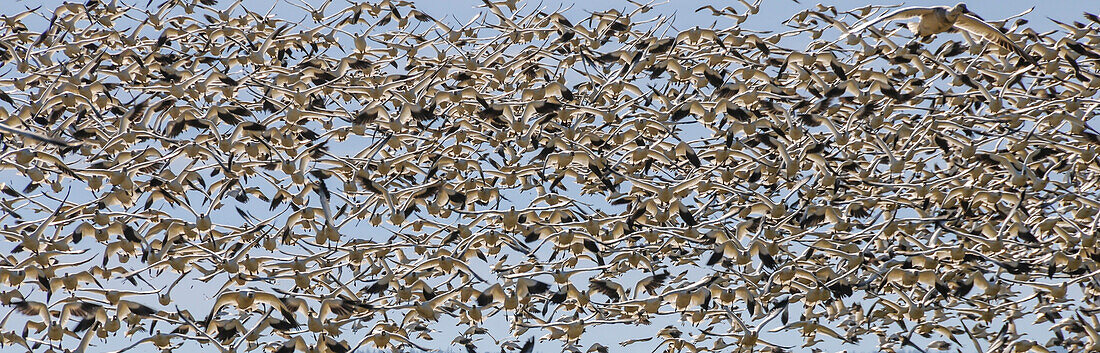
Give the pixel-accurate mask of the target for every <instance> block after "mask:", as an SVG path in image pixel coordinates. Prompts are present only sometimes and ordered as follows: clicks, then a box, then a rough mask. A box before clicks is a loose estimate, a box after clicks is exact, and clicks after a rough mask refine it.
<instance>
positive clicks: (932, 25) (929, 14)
mask: <svg viewBox="0 0 1100 353" xmlns="http://www.w3.org/2000/svg"><path fill="white" fill-rule="evenodd" d="M910 18H918V19H919V20H918V21H915V22H909V23H907V24H906V26H907V28H909V31H911V32H913V34H914V35H916V36H917V37H920V38H923V39H929V38H931V37H932V36H934V35H936V34H939V33H943V32H949V31H953V30H964V31H966V32H969V33H971V34H974V35H977V36H979V37H982V38H985V39H986V40H989V41H991V42H993V43H994V44H997V45H999V46H1001V47H1003V48H1006V49H1009V50H1012V51H1013V52H1015V53H1016V54H1018V55H1020V57H1022V58H1023V59H1024V60H1027V61H1028V62H1029V63H1031V64H1032V65H1035V66H1038V65H1039V64H1038V62H1036V61H1035V59H1034V58H1032V57H1031V55H1029V54H1028V52H1027V51H1026V50H1024V49H1023V48H1021V47H1020V46H1019V45H1017V44H1016V41H1015V40H1013V39H1011V38H1009V37H1008V36H1007V35H1005V34H1004V33H1001V31H1000V30H998V29H997V28H996V27H993V26H992V25H990V24H989V23H987V22H985V21H984V20H982V19H980V18H978V17H977V16H975V15H973V14H972V13H971V12H970V10H969V9H967V8H966V4H964V3H958V4H956V5H955V6H952V7H947V6H931V7H921V6H913V7H907V8H904V9H899V10H896V11H893V12H891V13H888V14H886V15H883V16H880V17H878V18H876V19H873V20H870V21H867V22H865V23H863V24H861V25H859V26H857V27H855V28H852V29H851V30H849V31H848V33H846V35H854V34H855V33H859V32H860V31H863V30H864V29H867V28H868V27H871V26H874V25H876V24H878V23H881V22H890V21H896V20H905V19H910Z"/></svg>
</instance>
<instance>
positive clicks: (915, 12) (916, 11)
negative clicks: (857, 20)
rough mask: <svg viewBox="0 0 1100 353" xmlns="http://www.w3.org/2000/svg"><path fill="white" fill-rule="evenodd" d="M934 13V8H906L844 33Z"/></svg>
mask: <svg viewBox="0 0 1100 353" xmlns="http://www.w3.org/2000/svg"><path fill="white" fill-rule="evenodd" d="M935 11H936V8H934V7H907V8H904V9H900V10H897V11H894V12H891V13H888V14H885V15H882V16H880V17H879V18H876V19H874V20H871V21H870V22H866V23H864V24H861V25H859V26H857V27H856V28H852V30H850V31H848V33H846V34H845V35H848V34H852V33H856V32H859V31H862V30H864V29H867V27H871V26H874V25H875V24H877V23H879V22H890V21H894V20H904V19H907V18H913V17H920V16H924V15H928V14H931V13H933V12H935Z"/></svg>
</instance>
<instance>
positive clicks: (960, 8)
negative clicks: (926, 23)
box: [951, 2, 970, 14]
mask: <svg viewBox="0 0 1100 353" xmlns="http://www.w3.org/2000/svg"><path fill="white" fill-rule="evenodd" d="M951 13H954V14H963V13H970V10H968V9H967V8H966V4H964V3H961V2H960V3H958V4H957V5H955V7H953V8H951Z"/></svg>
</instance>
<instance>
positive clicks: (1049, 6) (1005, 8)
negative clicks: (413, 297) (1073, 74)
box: [0, 0, 1100, 352]
mask: <svg viewBox="0 0 1100 353" xmlns="http://www.w3.org/2000/svg"><path fill="white" fill-rule="evenodd" d="M8 1H11V0H8ZM122 1H123V2H125V3H130V4H133V3H138V4H140V5H144V3H145V2H146V0H122ZM183 1H193V0H183ZM161 2H163V0H153V3H154V5H157V4H160V3H161ZM1090 2H1092V3H1093V5H1094V6H1086V4H1088V3H1090ZM5 3H9V4H10V2H7V1H5ZM59 3H61V1H41V2H40V1H15V2H14V4H15V5H10V6H7V7H0V14H11V13H17V12H21V10H23V7H24V6H27V7H35V6H38V5H40V4H41V5H43V6H45V8H51V7H53V6H56V5H57V4H59ZM230 3H231V2H230V1H227V0H221V1H220V3H219V4H218V5H217V6H216V7H218V8H224V7H227V6H229V4H230ZM273 3H274V5H275V10H274V11H273V12H272V15H273V16H274V17H279V18H283V19H286V20H292V21H294V20H297V19H300V18H302V17H303V16H305V15H306V14H305V12H303V11H302V10H300V9H298V8H297V7H295V6H290V5H288V4H287V3H286V0H244V1H243V3H242V5H243V6H244V7H246V8H249V9H250V10H252V11H255V12H259V13H264V12H267V9H268V8H271V7H272V4H273ZM308 3H310V4H313V5H315V6H319V5H320V4H321V3H323V2H321V1H308ZM414 3H415V4H416V7H417V8H419V9H420V10H421V11H424V12H425V13H427V14H429V15H431V16H433V17H436V18H449V20H445V21H447V22H454V23H465V22H467V20H469V19H470V18H471V17H473V16H474V15H475V14H476V13H478V12H479V11H481V9H479V8H477V5H480V4H481V1H461V0H459V1H441V0H428V1H414ZM954 3H955V2H953V1H952V2H944V1H909V2H905V3H900V2H875V3H874V4H877V5H891V4H893V5H904V6H924V5H954ZM712 4H713V5H715V6H716V7H724V6H732V7H733V8H735V9H737V10H738V12H744V11H745V8H746V7H745V5H743V4H742V3H739V2H736V1H721V2H715V1H699V0H671V1H669V2H668V3H665V4H660V5H657V6H656V8H655V9H654V10H653V12H652V13H653V14H654V15H655V14H658V13H662V14H675V22H674V26H675V27H676V28H679V29H685V28H690V27H693V26H700V27H708V26H710V25H711V24H712V22H713V21H714V17H712V16H710V14H709V12H706V11H704V12H700V13H696V12H695V10H696V9H697V8H699V7H701V6H705V5H712ZM718 4H720V5H718ZM815 4H816V2H814V1H811V0H803V1H801V2H800V3H799V2H795V1H793V0H765V1H763V3H762V4H761V7H760V12H759V14H757V15H754V16H752V17H750V19H749V20H748V21H746V22H745V23H743V24H742V25H741V26H742V27H743V28H746V29H753V30H760V31H768V30H770V31H783V30H786V29H788V28H787V27H785V26H784V25H783V24H782V22H783V21H784V20H786V19H788V18H789V17H790V16H791V15H793V14H794V13H796V12H798V11H800V10H803V9H807V8H812V7H814V6H815ZM822 4H823V5H825V6H835V7H837V9H839V10H846V9H851V8H857V7H861V6H865V5H869V4H872V3H871V2H867V1H823V2H822ZM525 5H526V6H528V7H534V6H539V7H541V8H542V9H543V11H546V12H553V11H555V10H557V9H559V8H567V7H568V8H570V11H569V12H568V16H567V17H569V18H571V19H579V18H582V17H584V16H585V15H586V12H591V11H602V10H607V9H610V8H618V9H629V8H633V7H634V6H633V5H631V4H630V3H628V2H627V1H624V0H615V1H602V0H597V1H579V2H560V1H541V2H540V1H529V2H526V3H525ZM967 5H968V7H969V9H970V10H971V11H972V12H974V13H976V14H978V15H980V16H981V17H983V18H985V19H988V20H997V19H1001V18H1004V17H1008V16H1013V15H1016V14H1019V13H1021V12H1024V11H1027V10H1028V9H1029V8H1032V7H1034V11H1032V12H1031V13H1029V14H1027V15H1025V16H1023V18H1024V19H1027V20H1029V21H1030V23H1028V24H1027V26H1030V27H1032V28H1035V29H1036V30H1037V31H1039V32H1044V31H1048V30H1054V29H1057V26H1056V25H1055V24H1054V23H1052V22H1051V21H1050V20H1048V19H1047V18H1048V17H1049V18H1055V19H1059V20H1062V21H1063V22H1072V21H1078V20H1082V16H1081V14H1082V12H1083V11H1085V10H1090V9H1089V7H1092V8H1093V9H1091V10H1092V11H1097V12H1100V8H1097V7H1096V6H1095V2H1093V1H1045V2H1036V1H1024V0H1005V1H972V2H970V3H968V4H967ZM345 6H347V2H346V1H345V0H335V1H333V2H332V3H331V4H330V5H329V7H328V8H327V11H326V13H334V12H336V11H338V10H339V9H342V8H344V7H345ZM654 15H649V16H648V17H653V16H654ZM452 16H453V17H452ZM40 20H41V19H40ZM27 22H32V21H31V20H28V21H27ZM574 22H576V21H574ZM28 25H31V23H28ZM725 25H728V24H725ZM31 26H32V28H33V25H31ZM39 28H40V27H39ZM826 33H836V32H835V31H834V32H826ZM826 35H829V34H826ZM833 35H836V34H833ZM5 179H6V180H5ZM12 179H13V177H12V176H11V175H10V174H7V173H5V174H0V181H4V182H7V183H8V184H17V185H23V184H25V182H23V181H20V182H18V183H13V182H12V181H13V180H12ZM196 292H199V293H198V294H197V295H195V296H191V297H184V296H182V295H176V296H175V297H174V299H176V300H177V301H178V302H179V304H180V305H181V306H184V307H187V306H195V307H202V306H204V305H205V306H206V307H209V305H208V304H209V303H207V302H206V301H209V300H211V299H212V298H210V297H204V296H203V295H202V294H206V295H207V296H209V295H211V294H212V293H201V291H196ZM792 312H797V311H794V310H792ZM497 321H498V322H499V318H498V319H497ZM663 325H664V323H663V322H661V321H657V320H655V322H654V324H653V326H655V327H656V328H660V327H661V326H663ZM435 328H436V329H441V330H445V329H446V325H445V322H440V323H439V325H437V326H436V327H435ZM497 328H498V329H500V330H506V329H507V328H506V326H504V325H503V323H502V322H501V324H500V325H498V326H497ZM1024 329H1025V328H1021V330H1024ZM653 331H654V330H637V329H635V328H633V327H631V326H617V327H616V326H607V327H602V328H598V329H592V330H589V331H588V332H586V334H585V337H586V338H585V340H584V342H585V343H584V345H585V346H587V345H589V344H591V343H592V342H597V341H599V342H602V343H604V344H605V345H607V346H611V347H612V349H622V348H621V347H618V345H617V342H619V341H623V340H627V339H636V338H642V337H640V336H639V335H640V334H649V333H648V332H653ZM455 334H456V333H454V332H446V331H444V332H441V333H439V334H437V335H435V336H436V337H437V340H436V341H435V343H437V344H445V342H449V338H451V337H453V336H454V335H455ZM501 334H502V335H506V334H505V333H504V332H502V333H501ZM529 335H530V334H529ZM529 335H528V336H529ZM539 335H540V336H541V333H540V334H539ZM1036 338H1038V337H1036ZM348 339H349V341H351V340H353V337H348ZM354 339H355V340H357V338H354ZM876 341H877V340H876V339H874V338H868V339H867V340H864V341H863V343H864V344H863V345H861V346H859V347H856V348H854V349H853V346H842V345H840V344H839V342H838V341H836V340H828V339H827V340H825V341H824V342H823V343H822V344H821V345H820V346H819V347H820V348H822V349H824V350H826V351H830V352H834V351H838V350H841V349H847V350H848V351H850V352H866V351H872V347H873V345H874V344H875V343H876ZM421 342H422V341H421ZM783 343H784V344H787V345H795V346H800V345H801V343H802V339H801V338H800V337H798V336H797V334H796V333H791V334H790V335H789V341H788V342H783ZM434 347H435V348H442V349H444V350H446V349H448V347H446V346H434ZM551 347H552V346H550V344H546V345H543V346H540V348H541V349H536V351H544V352H550V351H555V350H556V349H558V348H551ZM632 347H634V348H645V346H644V345H638V346H632ZM100 348H102V349H117V347H109V346H108V347H102V346H101V347H100ZM150 348H151V347H145V349H139V351H148V349H150ZM481 348H482V349H484V350H485V351H496V350H497V349H499V348H497V347H491V346H490V345H489V344H485V343H483V345H482V346H481ZM648 348H649V349H652V348H655V345H651V346H648ZM454 349H455V350H456V351H457V350H458V348H454ZM615 351H618V350H615ZM645 351H648V349H647V350H645Z"/></svg>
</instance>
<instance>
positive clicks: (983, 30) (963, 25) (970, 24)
mask: <svg viewBox="0 0 1100 353" xmlns="http://www.w3.org/2000/svg"><path fill="white" fill-rule="evenodd" d="M955 27H958V28H959V29H962V30H965V31H967V32H970V33H971V34H974V35H977V36H980V37H982V38H985V39H987V40H989V41H991V42H993V43H996V44H997V45H999V46H1001V47H1003V48H1006V49H1011V50H1012V51H1014V52H1016V54H1019V55H1020V56H1022V57H1023V58H1024V59H1025V60H1027V61H1028V62H1030V63H1031V64H1032V65H1035V66H1038V65H1039V63H1037V62H1035V59H1033V58H1032V57H1031V55H1028V54H1027V52H1026V51H1024V49H1023V48H1020V46H1018V45H1016V43H1015V42H1013V41H1012V39H1011V38H1008V36H1006V35H1005V34H1004V33H1001V31H1000V30H997V29H996V28H994V27H993V26H991V25H989V24H988V23H986V22H985V21H982V20H980V19H978V18H977V17H974V16H971V15H970V14H965V13H964V14H961V15H959V19H958V20H956V21H955Z"/></svg>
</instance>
